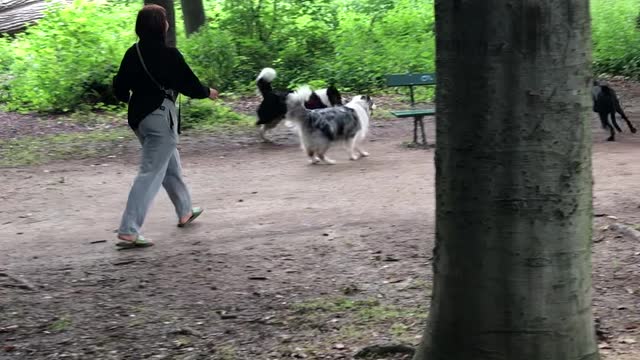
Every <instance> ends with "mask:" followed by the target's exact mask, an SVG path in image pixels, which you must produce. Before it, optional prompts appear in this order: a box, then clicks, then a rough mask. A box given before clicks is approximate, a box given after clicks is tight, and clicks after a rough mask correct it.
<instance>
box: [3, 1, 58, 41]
mask: <svg viewBox="0 0 640 360" xmlns="http://www.w3.org/2000/svg"><path fill="white" fill-rule="evenodd" d="M59 1H66V2H69V1H68V0H56V1H55V2H59ZM49 5H50V4H49V3H48V2H45V1H44V0H0V33H15V32H18V31H20V30H22V29H24V28H25V27H26V26H27V25H28V24H30V23H33V22H35V21H37V20H38V19H41V18H42V16H43V15H44V14H43V12H44V10H45V9H46V8H47V6H49Z"/></svg>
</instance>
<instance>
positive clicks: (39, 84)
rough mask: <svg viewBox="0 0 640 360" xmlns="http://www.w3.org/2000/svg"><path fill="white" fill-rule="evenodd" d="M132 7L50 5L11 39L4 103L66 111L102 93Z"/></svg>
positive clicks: (126, 36)
mask: <svg viewBox="0 0 640 360" xmlns="http://www.w3.org/2000/svg"><path fill="white" fill-rule="evenodd" d="M134 11H135V10H134V8H131V7H125V6H108V5H106V4H105V3H104V2H95V1H84V0H76V1H74V2H73V3H72V4H71V5H70V6H69V7H64V6H52V7H51V8H50V9H49V10H48V11H47V14H46V16H45V18H44V19H42V20H41V21H39V22H38V24H37V25H36V26H33V27H31V28H29V29H28V30H27V31H26V32H23V33H21V34H19V35H18V36H17V37H16V39H15V40H13V41H12V50H13V61H12V63H11V64H10V65H9V69H8V71H9V73H10V74H11V76H12V78H11V79H10V80H9V86H10V88H11V92H10V95H9V96H8V103H9V108H10V109H13V110H38V111H66V110H70V109H73V108H75V107H76V106H78V105H79V104H81V103H83V102H97V101H99V100H102V99H105V98H107V94H109V91H110V83H111V78H112V77H113V75H114V74H115V72H116V71H117V66H118V64H119V62H120V59H121V57H122V54H123V53H124V50H125V49H126V48H127V47H128V46H130V45H131V44H132V43H133V41H134V37H132V30H131V22H132V21H131V20H132V14H134ZM3 53H4V51H3ZM3 53H0V56H2V55H3Z"/></svg>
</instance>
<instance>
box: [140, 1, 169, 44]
mask: <svg viewBox="0 0 640 360" xmlns="http://www.w3.org/2000/svg"><path fill="white" fill-rule="evenodd" d="M144 4H145V5H146V4H156V5H160V6H162V7H163V8H165V10H167V17H168V18H169V32H168V33H167V45H169V46H173V47H175V46H176V11H175V8H174V6H173V0H144Z"/></svg>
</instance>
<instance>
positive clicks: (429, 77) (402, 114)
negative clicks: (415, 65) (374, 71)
mask: <svg viewBox="0 0 640 360" xmlns="http://www.w3.org/2000/svg"><path fill="white" fill-rule="evenodd" d="M386 79H387V86H390V87H391V86H408V87H409V94H410V96H411V109H409V110H392V111H391V114H393V115H394V116H395V117H397V118H401V119H403V118H413V144H414V145H418V126H420V132H421V133H422V144H421V145H422V146H425V147H426V146H427V136H426V135H425V131H424V122H423V121H422V120H423V118H424V117H425V116H434V115H435V114H436V109H420V108H416V107H415V105H416V104H415V99H414V96H413V87H414V86H423V85H435V84H436V75H435V74H391V75H386Z"/></svg>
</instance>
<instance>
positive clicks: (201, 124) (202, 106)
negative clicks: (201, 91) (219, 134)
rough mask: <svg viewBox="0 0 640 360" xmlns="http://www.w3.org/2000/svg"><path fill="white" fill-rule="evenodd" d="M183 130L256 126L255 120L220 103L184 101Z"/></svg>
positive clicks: (206, 100) (202, 100) (182, 113)
mask: <svg viewBox="0 0 640 360" xmlns="http://www.w3.org/2000/svg"><path fill="white" fill-rule="evenodd" d="M181 106H182V112H181V117H182V129H183V130H189V129H191V130H196V131H198V130H200V131H208V130H220V129H225V128H226V129H229V128H238V127H249V126H255V125H254V123H255V118H254V117H251V116H247V115H244V114H239V113H237V112H235V111H233V110H232V109H231V108H230V107H228V106H226V105H223V104H222V103H220V102H213V101H211V100H209V99H201V100H195V99H188V100H186V101H182V104H181Z"/></svg>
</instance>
